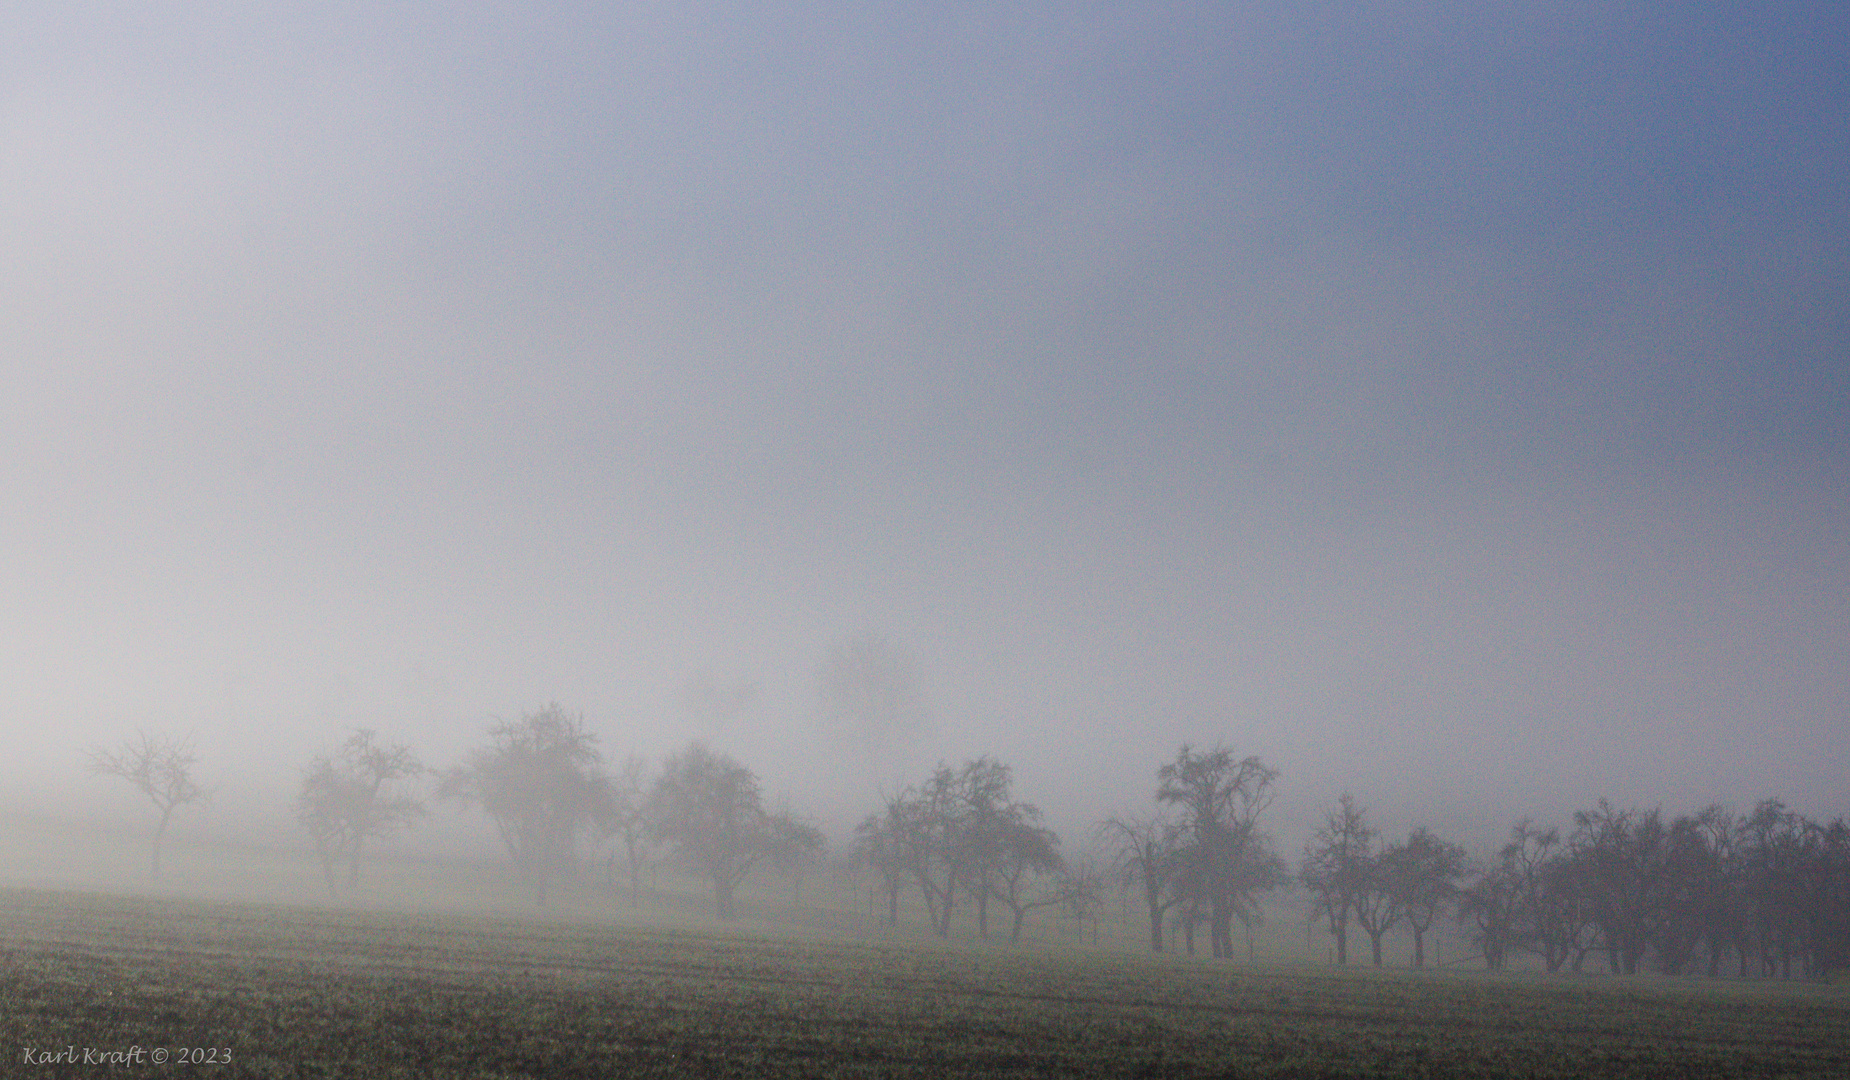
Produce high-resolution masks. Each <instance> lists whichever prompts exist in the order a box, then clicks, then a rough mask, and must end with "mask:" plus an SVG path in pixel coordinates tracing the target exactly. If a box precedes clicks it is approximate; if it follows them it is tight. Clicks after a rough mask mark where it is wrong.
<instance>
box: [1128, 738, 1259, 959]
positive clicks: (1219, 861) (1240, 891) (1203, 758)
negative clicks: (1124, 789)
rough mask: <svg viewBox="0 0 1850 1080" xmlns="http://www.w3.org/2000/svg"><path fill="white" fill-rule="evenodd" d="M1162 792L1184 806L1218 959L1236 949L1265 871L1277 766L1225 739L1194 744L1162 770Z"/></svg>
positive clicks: (1167, 801) (1162, 799)
mask: <svg viewBox="0 0 1850 1080" xmlns="http://www.w3.org/2000/svg"><path fill="white" fill-rule="evenodd" d="M1156 777H1157V782H1158V786H1157V790H1156V798H1157V801H1158V802H1161V803H1164V804H1166V805H1173V806H1178V807H1180V808H1181V809H1182V813H1183V821H1182V826H1183V828H1184V829H1185V830H1186V832H1187V834H1188V847H1187V849H1186V850H1187V851H1188V852H1189V854H1188V856H1187V857H1188V858H1189V859H1190V860H1191V861H1192V862H1193V863H1194V869H1195V874H1196V879H1195V880H1196V884H1197V886H1198V887H1199V888H1200V889H1201V891H1202V894H1203V896H1204V898H1205V900H1206V901H1207V906H1208V928H1209V931H1210V935H1211V937H1212V939H1213V946H1214V955H1215V957H1216V958H1230V957H1232V956H1233V920H1234V919H1235V918H1236V917H1237V916H1238V913H1239V912H1240V911H1241V910H1242V909H1247V908H1250V907H1251V905H1252V903H1253V900H1252V892H1253V890H1254V889H1255V888H1259V887H1264V883H1265V881H1266V880H1267V879H1266V878H1265V876H1264V875H1259V874H1255V873H1253V872H1252V868H1253V864H1254V863H1255V862H1256V861H1258V860H1261V859H1262V858H1263V856H1264V853H1265V843H1264V838H1263V836H1262V834H1261V833H1260V831H1259V816H1260V815H1261V814H1262V813H1264V812H1265V810H1266V808H1267V807H1269V806H1271V805H1272V800H1273V799H1274V798H1275V797H1276V792H1274V791H1273V788H1272V785H1273V784H1274V783H1276V782H1277V780H1278V770H1277V769H1274V768H1271V767H1270V766H1268V765H1266V764H1265V763H1264V762H1262V761H1260V760H1259V759H1258V758H1257V757H1248V758H1245V759H1243V760H1235V759H1234V756H1233V752H1232V751H1231V750H1228V749H1227V748H1226V747H1224V746H1217V747H1215V748H1213V749H1212V750H1203V751H1196V750H1194V749H1192V748H1191V747H1189V746H1188V745H1187V744H1184V745H1183V746H1182V749H1181V750H1180V751H1179V752H1178V753H1177V754H1176V759H1175V761H1174V762H1172V763H1170V764H1168V765H1164V766H1163V767H1162V768H1161V769H1158V770H1157V774H1156Z"/></svg>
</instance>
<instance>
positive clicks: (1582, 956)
mask: <svg viewBox="0 0 1850 1080" xmlns="http://www.w3.org/2000/svg"><path fill="white" fill-rule="evenodd" d="M1276 779H1277V773H1276V771H1274V770H1272V769H1270V768H1267V767H1266V766H1265V765H1264V764H1263V763H1261V762H1260V761H1259V760H1258V759H1257V758H1247V759H1245V760H1244V761H1236V760H1235V759H1234V757H1233V755H1232V754H1230V753H1228V752H1227V751H1225V750H1221V749H1216V750H1214V751H1210V752H1206V753H1198V752H1195V751H1192V750H1190V749H1189V748H1188V747H1184V748H1183V749H1182V752H1181V754H1180V755H1179V756H1178V757H1177V759H1176V761H1175V762H1174V763H1172V764H1169V765H1165V766H1163V767H1162V769H1161V770H1159V772H1158V780H1159V786H1158V789H1157V799H1158V801H1159V803H1162V804H1165V805H1168V806H1171V807H1174V808H1177V809H1179V810H1180V813H1179V814H1171V815H1168V816H1161V815H1159V816H1153V817H1147V818H1142V819H1112V820H1111V821H1109V822H1107V823H1106V829H1107V832H1108V833H1109V835H1111V836H1112V838H1113V839H1114V840H1115V849H1116V854H1117V862H1116V865H1117V866H1118V868H1119V870H1120V872H1121V873H1122V874H1123V876H1124V880H1125V881H1127V882H1128V883H1131V884H1134V885H1137V886H1140V889H1139V891H1140V892H1141V893H1142V895H1143V898H1144V901H1145V904H1146V910H1147V912H1148V915H1149V919H1150V947H1151V948H1152V949H1153V950H1155V951H1161V950H1162V948H1163V936H1164V935H1163V930H1164V925H1165V920H1167V921H1168V922H1169V924H1170V925H1172V926H1178V927H1180V928H1182V929H1183V931H1184V934H1185V936H1186V937H1187V938H1188V940H1189V949H1190V951H1191V952H1192V951H1193V941H1192V933H1190V928H1191V927H1192V926H1193V925H1194V924H1195V923H1197V922H1203V921H1205V922H1206V923H1207V924H1208V926H1209V927H1210V929H1211V933H1212V940H1213V951H1214V955H1215V956H1230V955H1232V952H1231V947H1232V943H1231V939H1230V935H1229V932H1228V930H1229V927H1230V919H1239V920H1240V921H1241V922H1243V923H1245V924H1247V926H1248V928H1249V929H1250V927H1251V925H1252V924H1253V923H1254V922H1255V921H1257V919H1258V918H1259V917H1260V913H1261V908H1260V905H1259V903H1258V897H1259V895H1260V894H1261V893H1264V892H1266V891H1268V890H1271V889H1275V888H1279V887H1281V886H1283V885H1286V884H1288V883H1291V882H1292V881H1293V879H1295V883H1296V884H1299V885H1301V886H1302V887H1303V888H1304V889H1305V891H1306V893H1307V894H1308V896H1309V898H1310V913H1311V918H1312V919H1314V920H1317V921H1318V922H1320V923H1322V924H1323V925H1324V926H1325V927H1326V928H1327V929H1328V931H1329V933H1330V936H1331V937H1332V939H1333V941H1334V946H1335V950H1334V951H1335V956H1336V960H1337V962H1338V963H1339V964H1346V963H1348V958H1349V941H1350V933H1351V930H1352V929H1354V930H1359V931H1360V932H1361V934H1363V935H1364V936H1366V937H1367V939H1368V942H1369V947H1370V952H1371V954H1372V959H1373V962H1374V964H1375V965H1376V966H1380V965H1381V964H1382V953H1383V940H1384V938H1386V936H1387V935H1388V934H1389V933H1390V932H1393V931H1395V930H1400V931H1403V932H1405V933H1406V934H1407V935H1408V936H1410V937H1411V939H1412V946H1413V950H1412V954H1413V964H1414V966H1415V967H1423V966H1425V959H1426V948H1425V946H1426V936H1427V933H1428V932H1429V931H1431V930H1432V929H1433V927H1434V926H1435V925H1437V924H1439V923H1440V922H1441V921H1443V920H1447V919H1455V920H1457V921H1458V922H1460V923H1462V924H1464V925H1465V926H1466V927H1467V928H1468V929H1469V931H1470V932H1471V936H1472V939H1473V941H1474V943H1475V944H1476V946H1477V947H1478V949H1479V955H1480V956H1481V957H1482V959H1483V961H1484V963H1485V965H1486V966H1487V967H1490V968H1493V969H1501V968H1503V967H1505V966H1507V965H1508V963H1509V962H1510V960H1511V958H1512V957H1513V956H1514V955H1516V954H1518V953H1527V954H1532V955H1533V956H1534V957H1536V958H1537V959H1539V960H1540V961H1541V963H1542V964H1543V966H1545V967H1546V968H1547V969H1548V970H1549V971H1559V970H1561V969H1562V968H1563V967H1564V966H1565V967H1571V969H1572V970H1574V971H1581V970H1583V969H1584V966H1585V963H1586V961H1587V959H1588V957H1589V956H1600V957H1602V958H1604V960H1605V962H1606V965H1607V966H1608V968H1609V970H1611V971H1612V972H1613V973H1615V974H1618V973H1625V974H1634V973H1636V972H1637V971H1639V969H1640V967H1641V965H1643V964H1645V962H1646V961H1647V960H1649V961H1650V962H1651V963H1650V966H1652V967H1655V968H1656V969H1657V970H1660V971H1664V972H1671V973H1677V972H1688V971H1692V970H1703V971H1706V972H1707V973H1708V974H1709V975H1711V976H1714V975H1719V974H1721V973H1722V971H1723V970H1724V968H1729V969H1730V970H1731V971H1732V972H1733V973H1737V974H1739V975H1740V976H1741V977H1750V976H1761V977H1768V976H1779V977H1784V978H1792V977H1795V976H1805V977H1810V978H1826V977H1829V976H1830V975H1831V973H1833V972H1836V971H1840V970H1842V969H1843V968H1844V967H1845V966H1846V965H1850V825H1847V824H1846V822H1845V821H1844V819H1842V818H1839V819H1837V820H1835V821H1832V822H1830V823H1828V824H1825V823H1820V822H1815V821H1809V820H1807V819H1806V818H1804V817H1803V816H1801V815H1799V814H1796V813H1793V812H1792V811H1790V810H1788V809H1787V808H1786V807H1785V806H1783V805H1782V804H1780V803H1778V802H1774V801H1766V802H1762V803H1760V804H1759V805H1758V806H1757V807H1756V808H1755V809H1754V811H1753V812H1752V813H1750V814H1747V815H1745V816H1738V815H1735V814H1732V813H1730V812H1728V811H1726V810H1724V809H1723V808H1721V807H1713V806H1712V807H1710V808H1708V809H1706V810H1704V811H1702V812H1701V813H1699V814H1694V815H1685V816H1679V817H1675V818H1670V819H1666V818H1665V816H1664V814H1663V812H1662V811H1661V810H1648V811H1645V810H1618V809H1615V808H1614V807H1613V806H1612V805H1611V804H1610V803H1608V802H1606V801H1604V800H1602V801H1601V802H1600V803H1599V804H1598V805H1597V806H1596V807H1595V808H1594V809H1591V810H1583V811H1580V812H1578V813H1576V814H1575V815H1574V827H1573V829H1572V830H1571V831H1568V832H1563V831H1562V830H1560V829H1557V828H1542V827H1538V826H1536V825H1534V824H1533V823H1531V822H1528V821H1524V822H1521V823H1519V824H1517V825H1516V826H1515V827H1514V828H1513V829H1512V830H1511V833H1510V840H1509V842H1508V843H1507V844H1505V845H1504V846H1503V848H1502V849H1501V850H1500V851H1499V852H1498V854H1497V856H1496V858H1495V859H1493V860H1490V861H1489V862H1488V863H1478V864H1474V863H1473V862H1472V861H1471V860H1469V859H1468V858H1467V857H1466V853H1465V851H1464V849H1463V848H1462V847H1460V846H1459V845H1458V844H1456V843H1453V842H1451V841H1448V840H1445V839H1443V838H1441V837H1438V836H1436V835H1434V834H1433V833H1432V832H1430V831H1429V830H1427V829H1424V828H1418V829H1414V830H1413V831H1412V832H1411V833H1409V834H1408V836H1407V837H1406V839H1404V840H1400V841H1396V842H1392V843H1382V841H1381V836H1380V834H1379V832H1378V831H1377V830H1376V829H1374V828H1373V827H1372V826H1371V825H1369V823H1368V819H1367V812H1366V810H1365V809H1364V808H1363V807H1362V806H1361V804H1360V803H1359V802H1358V801H1357V800H1356V799H1355V798H1353V797H1352V796H1350V795H1346V794H1345V795H1343V796H1342V797H1341V798H1340V799H1338V800H1337V803H1336V805H1335V806H1334V807H1333V808H1332V809H1330V810H1329V811H1328V812H1327V813H1326V814H1325V816H1324V819H1323V821H1322V823H1321V824H1320V825H1319V827H1318V828H1317V830H1316V833H1315V835H1314V836H1313V838H1312V839H1311V840H1310V841H1309V842H1308V843H1307V844H1306V845H1305V848H1304V852H1303V856H1302V859H1301V860H1300V862H1299V864H1298V868H1297V872H1296V874H1295V875H1292V874H1290V873H1289V872H1288V871H1287V870H1286V868H1285V865H1284V863H1283V861H1282V860H1281V859H1280V858H1279V857H1278V855H1277V853H1276V852H1274V851H1273V850H1272V848H1271V846H1270V844H1269V843H1268V842H1267V840H1266V837H1265V834H1264V833H1263V832H1262V831H1261V830H1260V829H1259V828H1258V815H1259V812H1260V811H1262V810H1264V809H1265V808H1266V806H1268V805H1269V804H1270V802H1271V791H1272V786H1273V783H1274V782H1275V781H1276Z"/></svg>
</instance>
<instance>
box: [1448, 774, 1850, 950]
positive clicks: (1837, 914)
mask: <svg viewBox="0 0 1850 1080" xmlns="http://www.w3.org/2000/svg"><path fill="white" fill-rule="evenodd" d="M1459 910H1460V912H1461V914H1462V915H1463V916H1464V917H1465V918H1466V919H1467V920H1468V921H1469V923H1470V925H1471V926H1472V928H1473V930H1474V935H1475V938H1476V940H1477V942H1478V944H1479V946H1480V948H1481V949H1482V951H1483V955H1484V957H1485V960H1486V962H1487V964H1488V965H1489V966H1491V967H1502V966H1504V965H1505V964H1506V963H1507V961H1508V958H1509V956H1510V955H1511V954H1512V953H1518V952H1524V953H1530V954H1533V955H1534V956H1536V957H1538V958H1540V959H1541V961H1542V963H1543V964H1544V966H1545V967H1547V969H1548V970H1550V971H1558V970H1560V969H1561V968H1562V967H1563V966H1566V967H1569V968H1570V969H1571V970H1574V971H1580V970H1582V969H1583V967H1584V965H1585V963H1586V961H1587V958H1588V957H1589V956H1592V955H1598V956H1600V957H1602V958H1603V959H1604V961H1605V964H1606V966H1607V968H1608V970H1610V971H1612V972H1614V973H1619V972H1624V973H1627V974H1630V973H1633V972H1636V971H1638V970H1639V968H1640V966H1641V965H1643V964H1644V963H1645V962H1646V961H1647V960H1648V961H1650V964H1651V966H1654V967H1656V968H1657V969H1658V970H1661V971H1666V972H1691V971H1703V972H1706V973H1707V974H1709V975H1711V976H1714V975H1720V974H1721V973H1722V972H1723V970H1724V969H1730V970H1731V971H1732V973H1734V974H1738V975H1739V976H1741V977H1743V978H1745V977H1749V976H1760V977H1771V976H1778V977H1781V978H1795V977H1809V978H1819V979H1822V978H1828V977H1829V976H1830V975H1831V974H1832V973H1834V972H1838V971H1842V970H1843V969H1844V968H1845V966H1846V965H1847V964H1850V826H1846V824H1845V822H1844V819H1842V818H1838V819H1837V820H1835V821H1832V822H1830V823H1828V824H1824V823H1820V822H1816V821H1810V820H1808V819H1806V818H1805V817H1803V816H1802V815H1800V814H1796V813H1793V812H1792V811H1790V810H1788V809H1787V808H1786V807H1785V806H1784V805H1783V804H1782V803H1780V802H1777V801H1774V800H1767V801H1763V802H1761V803H1760V804H1759V805H1758V806H1756V807H1755V808H1754V810H1753V812H1752V813H1750V814H1747V815H1745V816H1737V815H1735V814H1732V813H1730V812H1728V811H1727V810H1725V809H1723V808H1721V807H1719V806H1711V807H1709V808H1708V809H1706V810H1704V811H1702V812H1701V813H1699V814H1694V815H1683V816H1679V817H1676V818H1672V819H1669V820H1666V819H1665V818H1664V815H1663V813H1662V812H1661V811H1659V810H1650V811H1642V810H1623V811H1621V810H1616V809H1614V808H1613V807H1612V806H1611V805H1610V804H1609V803H1607V802H1605V801H1604V800H1602V801H1601V802H1600V803H1599V805H1598V806H1596V807H1595V808H1593V809H1591V810H1583V811H1581V812H1579V813H1576V814H1575V815H1574V828H1573V831H1572V832H1569V833H1566V834H1565V835H1564V834H1563V833H1562V832H1561V831H1560V830H1558V829H1553V828H1548V829H1543V828H1538V827H1536V826H1535V825H1533V824H1531V823H1530V822H1527V821H1524V822H1520V823H1518V824H1517V825H1516V826H1514V827H1513V828H1512V829H1511V830H1510V840H1509V842H1508V843H1507V844H1505V845H1504V846H1503V849H1502V851H1501V852H1500V853H1499V857H1498V860H1497V861H1496V863H1494V864H1493V865H1491V866H1489V867H1486V868H1485V869H1484V870H1483V871H1482V872H1481V873H1480V874H1478V875H1477V877H1476V879H1475V880H1474V881H1473V882H1472V883H1471V884H1470V885H1469V886H1468V887H1467V888H1465V889H1464V890H1463V892H1462V893H1461V895H1460V898H1459Z"/></svg>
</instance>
